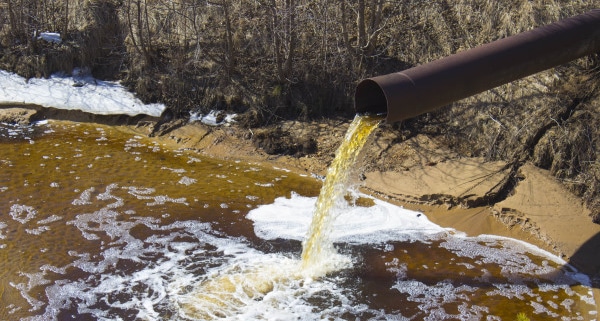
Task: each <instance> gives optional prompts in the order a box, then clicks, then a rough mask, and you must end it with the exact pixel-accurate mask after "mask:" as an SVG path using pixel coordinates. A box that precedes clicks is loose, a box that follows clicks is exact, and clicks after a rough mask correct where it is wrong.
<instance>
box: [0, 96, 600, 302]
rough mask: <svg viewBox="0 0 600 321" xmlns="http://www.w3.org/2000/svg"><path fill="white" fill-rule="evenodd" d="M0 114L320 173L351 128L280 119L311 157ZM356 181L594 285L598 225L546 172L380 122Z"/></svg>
mask: <svg viewBox="0 0 600 321" xmlns="http://www.w3.org/2000/svg"><path fill="white" fill-rule="evenodd" d="M0 111H1V112H0V121H3V122H19V123H28V122H30V121H31V120H36V119H43V118H54V119H64V120H69V121H87V122H101V123H107V124H110V125H114V126H118V127H119V128H121V129H122V130H125V131H132V132H136V133H138V134H143V135H153V136H154V139H155V140H156V141H158V142H159V143H161V144H165V145H167V146H169V147H170V148H173V149H177V148H190V149H195V150H197V151H199V152H201V153H204V154H206V155H209V156H211V157H216V158H223V159H232V160H242V161H251V162H258V163H262V164H263V165H265V166H275V167H280V168H286V169H288V170H291V171H294V172H298V173H303V174H307V175H313V176H315V177H320V176H324V175H325V174H326V171H327V167H328V165H329V163H330V162H331V160H332V159H333V157H334V153H335V150H336V149H337V147H338V146H339V144H340V142H341V140H342V139H343V137H344V134H345V132H346V129H347V126H348V124H349V121H348V120H345V119H324V120H321V121H312V122H299V121H290V122H284V123H281V124H280V125H279V129H280V130H282V131H284V132H286V133H289V135H291V136H292V140H298V139H299V138H300V137H304V138H311V139H314V141H315V143H316V146H317V149H316V151H315V152H313V153H310V154H306V155H296V156H290V155H270V154H268V153H266V152H265V151H264V149H263V148H261V147H257V145H259V144H258V143H257V140H256V139H254V138H255V136H256V135H261V134H263V133H265V132H268V131H272V130H274V129H273V128H262V129H252V130H251V129H244V128H241V127H238V126H236V125H231V126H207V125H205V124H202V123H199V122H194V123H189V122H184V121H183V120H177V121H174V122H169V123H165V124H163V125H162V126H157V124H158V123H159V120H158V119H156V118H153V117H146V118H144V117H140V118H139V119H136V120H132V119H131V118H127V119H128V121H124V119H125V118H122V117H121V116H107V117H105V118H98V116H93V117H92V116H90V115H88V114H86V113H82V114H81V115H79V116H78V115H76V114H75V113H73V112H72V111H64V112H61V111H59V110H52V109H47V108H40V107H36V106H20V107H19V108H8V106H4V107H2V108H1V109H0ZM85 115H87V116H85ZM67 116H68V117H67ZM111 117H112V118H111ZM157 128H158V130H157ZM355 177H357V181H356V183H360V185H361V186H362V187H361V188H362V190H363V191H364V192H365V193H367V194H371V195H373V196H376V197H378V198H381V199H385V200H387V201H390V202H392V203H396V204H399V205H402V206H404V207H406V208H409V209H413V210H417V211H420V212H423V213H424V214H425V215H427V216H428V217H429V218H430V220H432V221H433V222H435V223H437V224H439V225H441V226H445V227H451V228H454V229H456V230H459V231H462V232H465V233H467V234H468V235H480V234H494V235H501V236H506V237H511V238H516V239H520V240H524V241H526V242H528V243H532V244H534V245H537V246H539V247H540V248H543V249H545V250H548V251H549V252H551V253H554V254H556V255H558V256H560V257H562V258H563V259H565V260H566V261H568V262H570V263H571V264H573V265H574V266H576V267H577V268H578V269H579V270H581V271H583V272H585V273H586V274H588V275H590V276H591V277H592V279H593V280H594V284H595V285H594V288H595V289H596V290H597V289H598V281H599V276H600V273H599V272H600V258H598V256H597V252H598V249H600V237H599V235H600V225H597V224H593V223H592V222H591V219H590V217H589V211H588V210H587V209H586V208H585V207H584V206H583V203H582V201H581V200H580V199H578V198H577V197H575V196H574V195H572V194H571V193H570V192H568V191H567V190H566V189H565V188H564V187H562V186H561V185H560V184H559V183H558V182H557V181H556V180H555V179H554V178H552V176H551V175H550V174H549V173H548V172H547V171H544V170H541V169H539V168H536V167H535V166H533V165H531V164H524V165H523V166H521V167H520V168H519V170H518V175H517V177H518V181H517V182H516V183H514V184H512V185H511V184H510V182H508V180H509V177H510V170H509V168H508V167H507V166H506V164H505V163H503V162H485V161H484V160H483V159H481V158H467V157H460V156H459V155H457V154H456V153H453V152H452V151H450V150H449V149H448V148H446V147H445V146H444V145H443V144H442V143H440V142H439V141H437V140H436V139H435V138H431V137H428V136H426V135H416V136H414V137H411V138H408V139H405V140H402V141H400V140H399V139H397V137H396V136H395V134H394V132H393V131H391V130H388V128H386V125H383V126H381V128H380V129H378V130H376V132H375V133H374V134H373V137H372V138H371V140H370V142H369V143H368V144H367V146H366V148H365V151H364V152H363V157H362V160H361V166H360V169H359V170H357V173H356V174H355ZM599 296H600V294H599V293H597V294H596V297H599Z"/></svg>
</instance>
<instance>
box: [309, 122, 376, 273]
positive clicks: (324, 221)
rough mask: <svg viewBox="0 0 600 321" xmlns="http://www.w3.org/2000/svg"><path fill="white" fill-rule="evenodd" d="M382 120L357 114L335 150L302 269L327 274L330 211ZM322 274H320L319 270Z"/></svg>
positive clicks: (330, 246) (331, 247) (344, 188)
mask: <svg viewBox="0 0 600 321" xmlns="http://www.w3.org/2000/svg"><path fill="white" fill-rule="evenodd" d="M382 119H383V118H382V117H376V116H361V115H356V117H355V118H354V120H353V121H352V123H351V124H350V127H349V128H348V131H347V132H346V136H345V137H344V141H343V142H342V144H341V145H340V147H339V148H338V150H337V152H336V155H335V159H334V160H333V162H332V163H331V165H330V166H329V170H328V171H327V177H326V178H325V182H324V183H323V187H322V188H321V193H320V194H319V198H318V199H317V204H316V206H315V212H314V214H313V220H312V223H311V224H310V228H309V230H308V234H307V238H306V240H305V241H304V242H303V244H302V245H303V251H302V268H303V270H305V271H312V272H314V273H317V274H320V273H319V271H317V270H319V269H321V268H325V272H326V271H327V269H328V268H327V258H328V257H329V256H330V255H331V254H334V253H335V250H334V249H333V246H332V244H331V243H330V242H329V241H328V239H327V238H328V235H329V231H330V230H331V225H332V222H333V221H334V219H335V215H334V212H333V210H334V209H335V208H336V204H338V202H341V201H343V197H344V194H345V193H346V192H347V190H348V180H349V178H350V175H351V173H353V172H354V171H353V169H354V166H355V165H356V161H357V158H358V156H359V154H360V151H361V150H362V148H363V146H364V144H365V142H366V141H367V139H368V138H369V135H370V134H371V132H372V131H373V130H374V129H375V128H377V125H378V124H379V123H380V122H381V120H382ZM322 272H323V271H322Z"/></svg>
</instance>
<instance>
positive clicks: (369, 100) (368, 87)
mask: <svg viewBox="0 0 600 321" xmlns="http://www.w3.org/2000/svg"><path fill="white" fill-rule="evenodd" d="M387 107H388V102H387V98H386V97H385V93H384V92H383V89H381V87H380V86H379V84H377V83H376V82H375V81H373V80H371V79H365V80H363V81H361V82H360V83H359V84H358V86H357V87H356V91H355V92H354V109H355V110H356V112H357V113H359V114H371V115H385V114H387V111H388V110H387Z"/></svg>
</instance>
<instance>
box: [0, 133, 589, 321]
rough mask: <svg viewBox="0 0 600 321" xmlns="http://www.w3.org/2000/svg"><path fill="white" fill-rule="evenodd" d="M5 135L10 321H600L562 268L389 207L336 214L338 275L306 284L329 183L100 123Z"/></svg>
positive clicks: (3, 283) (0, 280)
mask: <svg viewBox="0 0 600 321" xmlns="http://www.w3.org/2000/svg"><path fill="white" fill-rule="evenodd" d="M0 136H1V138H0V145H1V146H0V168H1V171H0V273H1V277H0V320H18V319H25V320H28V319H29V320H70V319H77V320H135V319H139V320H185V319H188V320H192V319H210V318H226V319H232V320H246V319H279V320H289V319H300V320H315V319H330V320H331V319H334V320H335V319H340V320H347V319H359V318H360V319H363V320H364V319H374V320H384V319H397V320H443V319H463V320H513V319H515V316H516V315H517V313H519V312H523V313H525V314H527V315H528V316H529V317H530V318H531V319H532V320H556V319H561V320H593V319H596V318H597V316H596V310H595V306H594V305H593V304H594V302H593V297H592V294H591V291H590V287H589V285H588V284H589V280H588V279H587V277H585V276H584V275H581V274H579V273H577V272H576V271H575V270H574V269H572V268H571V267H569V266H568V265H565V262H563V261H561V260H560V259H558V258H557V257H554V256H552V255H550V254H549V253H546V252H544V251H541V250H539V249H537V248H535V247H532V246H529V245H527V244H525V243H522V242H517V241H514V240H510V239H504V238H498V237H493V236H481V237H476V238H472V237H466V236H465V235H464V234H462V233H460V232H457V231H453V230H449V229H445V228H443V227H439V226H437V225H435V224H433V223H431V222H429V221H428V220H427V218H426V217H425V216H424V215H421V214H420V213H415V212H411V211H407V210H404V209H401V208H399V207H397V206H393V205H391V204H388V203H385V202H381V201H378V200H374V201H372V202H370V203H372V206H370V207H361V206H353V205H352V204H351V203H352V201H350V202H349V203H347V204H346V205H345V206H341V207H340V208H339V209H338V210H337V212H336V213H335V216H336V220H335V222H334V224H333V225H334V227H333V228H332V231H331V240H332V241H333V242H334V244H335V247H336V248H337V252H338V254H339V255H336V256H332V257H331V260H332V261H335V262H336V264H337V269H336V270H334V271H331V272H330V273H328V274H327V275H325V276H322V277H318V278H310V277H307V275H305V274H303V273H302V269H301V253H302V241H303V240H304V238H305V236H306V231H307V230H308V227H309V225H310V221H311V218H312V213H313V211H314V206H315V202H316V196H317V195H318V193H319V189H320V187H321V182H320V181H318V180H315V179H313V178H310V177H303V176H299V175H295V174H294V173H291V172H289V171H287V170H285V169H281V168H266V167H262V166H259V165H258V164H249V163H245V162H240V161H235V160H233V161H222V160H215V159H210V158H206V157H204V156H202V155H199V154H198V153H196V152H194V151H191V150H169V149H167V148H165V146H162V145H160V144H158V143H155V142H153V141H151V140H150V139H148V138H145V137H141V136H137V135H135V134H133V133H129V132H126V131H121V130H118V129H116V128H111V127H106V126H102V125H96V124H77V123H63V122H50V123H46V124H38V125H36V126H28V127H18V126H13V125H6V124H3V125H1V126H0ZM365 203H368V202H365Z"/></svg>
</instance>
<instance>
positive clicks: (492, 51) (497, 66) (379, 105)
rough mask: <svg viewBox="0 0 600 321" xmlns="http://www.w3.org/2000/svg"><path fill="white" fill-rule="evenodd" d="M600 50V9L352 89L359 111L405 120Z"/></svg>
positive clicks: (367, 80)
mask: <svg viewBox="0 0 600 321" xmlns="http://www.w3.org/2000/svg"><path fill="white" fill-rule="evenodd" d="M598 52H600V9H594V10H591V11H589V12H587V13H585V14H582V15H579V16H575V17H572V18H568V19H565V20H561V21H559V22H556V23H553V24H550V25H547V26H544V27H540V28H537V29H534V30H531V31H527V32H523V33H520V34H517V35H514V36H511V37H507V38H504V39H501V40H497V41H494V42H491V43H488V44H485V45H482V46H479V47H476V48H473V49H470V50H467V51H463V52H460V53H457V54H454V55H452V56H448V57H446V58H442V59H440V60H436V61H433V62H430V63H428V64H425V65H420V66H417V67H414V68H411V69H407V70H404V71H401V72H397V73H393V74H388V75H384V76H378V77H373V78H368V79H365V80H363V81H361V82H360V83H359V84H358V86H357V87H356V92H355V97H354V98H355V110H356V112H357V113H370V114H387V118H386V120H387V121H388V122H396V121H400V120H404V119H408V118H411V117H414V116H417V115H420V114H423V113H426V112H429V111H432V110H435V109H436V108H439V107H442V106H445V105H447V104H449V103H451V102H453V101H457V100H460V99H463V98H466V97H469V96H471V95H474V94H477V93H480V92H482V91H485V90H488V89H491V88H494V87H496V86H499V85H502V84H505V83H508V82H511V81H513V80H516V79H519V78H522V77H525V76H528V75H531V74H534V73H536V72H540V71H542V70H545V69H548V68H551V67H554V66H558V65H561V64H564V63H566V62H568V61H571V60H574V59H576V58H580V57H583V56H587V55H590V54H593V53H598Z"/></svg>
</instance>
